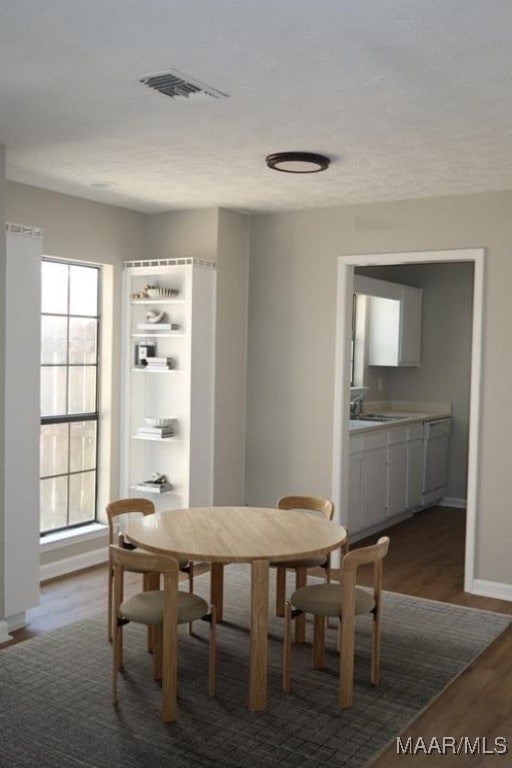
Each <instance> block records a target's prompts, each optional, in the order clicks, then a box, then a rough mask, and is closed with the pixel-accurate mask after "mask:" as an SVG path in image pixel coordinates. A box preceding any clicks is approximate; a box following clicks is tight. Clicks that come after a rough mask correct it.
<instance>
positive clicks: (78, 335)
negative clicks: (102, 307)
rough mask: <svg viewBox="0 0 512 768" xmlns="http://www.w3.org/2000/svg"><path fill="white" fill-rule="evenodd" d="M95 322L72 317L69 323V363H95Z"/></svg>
mask: <svg viewBox="0 0 512 768" xmlns="http://www.w3.org/2000/svg"><path fill="white" fill-rule="evenodd" d="M96 330H97V324H96V320H87V319H86V318H82V317H72V318H70V321H69V362H70V363H82V364H83V365H84V364H86V363H90V364H91V363H92V364H94V363H95V362H96Z"/></svg>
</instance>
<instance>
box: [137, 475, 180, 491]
mask: <svg viewBox="0 0 512 768" xmlns="http://www.w3.org/2000/svg"><path fill="white" fill-rule="evenodd" d="M136 487H137V490H139V491H147V492H148V493H165V492H166V491H172V485H171V483H170V482H169V480H168V479H167V475H162V474H160V473H159V472H153V474H152V475H151V480H143V481H142V482H141V483H138V484H137V486H136Z"/></svg>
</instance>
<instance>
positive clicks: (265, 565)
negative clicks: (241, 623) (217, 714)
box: [249, 560, 269, 712]
mask: <svg viewBox="0 0 512 768" xmlns="http://www.w3.org/2000/svg"><path fill="white" fill-rule="evenodd" d="M268 577H269V562H268V560H254V561H253V562H252V564H251V646H250V660H249V710H250V711H251V712H258V711H261V710H264V709H266V707H267V657H268Z"/></svg>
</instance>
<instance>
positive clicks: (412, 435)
mask: <svg viewBox="0 0 512 768" xmlns="http://www.w3.org/2000/svg"><path fill="white" fill-rule="evenodd" d="M419 437H423V423H422V422H420V423H419V424H411V426H410V427H407V439H408V440H417V439H418V438H419Z"/></svg>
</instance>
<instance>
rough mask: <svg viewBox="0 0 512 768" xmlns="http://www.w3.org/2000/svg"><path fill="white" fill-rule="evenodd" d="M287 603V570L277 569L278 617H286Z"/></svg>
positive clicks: (279, 567)
mask: <svg viewBox="0 0 512 768" xmlns="http://www.w3.org/2000/svg"><path fill="white" fill-rule="evenodd" d="M285 601H286V568H283V567H282V566H280V565H279V566H278V567H277V568H276V616H284V608H285V606H284V604H285Z"/></svg>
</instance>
